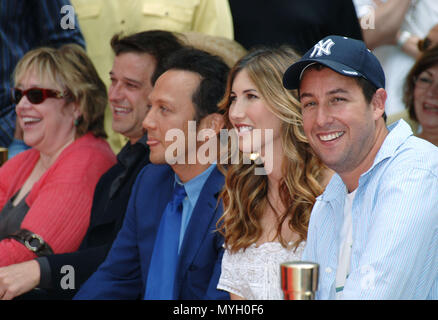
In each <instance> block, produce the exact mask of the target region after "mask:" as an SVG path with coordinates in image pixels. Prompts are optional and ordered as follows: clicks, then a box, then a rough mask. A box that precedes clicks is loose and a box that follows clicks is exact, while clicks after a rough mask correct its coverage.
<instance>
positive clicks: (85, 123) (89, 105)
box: [13, 44, 108, 138]
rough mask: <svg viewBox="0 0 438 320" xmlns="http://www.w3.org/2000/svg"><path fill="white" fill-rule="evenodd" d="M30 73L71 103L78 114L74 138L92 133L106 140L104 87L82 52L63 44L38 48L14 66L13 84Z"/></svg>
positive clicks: (80, 49) (105, 95)
mask: <svg viewBox="0 0 438 320" xmlns="http://www.w3.org/2000/svg"><path fill="white" fill-rule="evenodd" d="M31 71H34V72H35V73H36V74H37V75H38V76H39V79H40V81H42V82H43V81H45V82H48V83H50V84H51V85H52V86H53V87H55V88H56V89H57V90H59V91H61V92H63V93H64V94H65V96H66V101H67V102H75V103H77V104H78V105H79V109H80V111H81V113H82V115H81V117H79V119H77V120H78V123H77V126H76V137H80V136H82V135H84V134H86V133H87V132H92V133H93V134H94V135H95V136H96V137H102V138H106V137H107V136H106V133H105V129H104V114H105V108H106V106H107V101H108V95H107V92H106V87H105V84H104V83H103V82H102V80H101V79H100V77H99V75H98V74H97V71H96V69H95V67H94V65H93V63H92V62H91V60H90V58H89V57H88V56H87V54H86V53H85V51H84V49H82V47H80V46H79V45H77V44H67V45H64V46H62V47H60V48H59V49H56V48H49V47H41V48H38V49H34V50H31V51H29V52H27V53H26V54H25V55H24V56H23V57H22V58H21V60H20V61H19V62H18V64H17V66H16V67H15V71H14V74H13V79H14V83H16V84H17V83H19V82H20V80H21V79H23V78H24V77H25V76H26V75H28V74H29V72H31Z"/></svg>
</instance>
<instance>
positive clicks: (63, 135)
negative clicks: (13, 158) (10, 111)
mask: <svg viewBox="0 0 438 320" xmlns="http://www.w3.org/2000/svg"><path fill="white" fill-rule="evenodd" d="M16 87H17V88H19V89H22V90H27V89H30V88H44V89H52V90H56V91H60V92H62V89H61V88H59V87H58V86H57V85H56V84H54V83H50V82H49V81H48V80H46V81H44V80H41V78H40V77H39V76H38V75H37V74H36V72H35V71H34V70H33V69H31V70H29V71H28V72H26V73H24V74H23V75H22V76H21V77H20V79H17V83H16ZM16 112H17V117H18V121H19V124H20V126H21V128H22V129H23V140H24V142H25V143H26V144H27V145H29V146H31V147H33V148H35V149H37V150H39V151H40V152H42V153H45V154H52V153H56V152H57V151H58V150H60V149H61V148H62V147H64V146H65V145H67V144H68V143H70V142H72V141H73V140H74V139H75V132H76V130H75V126H74V121H75V119H76V118H78V117H79V115H80V111H79V108H78V106H77V105H76V104H74V103H66V100H65V99H64V98H47V99H46V100H44V101H43V102H42V103H39V104H32V103H31V102H30V101H29V100H28V98H27V96H23V97H22V98H21V100H20V101H19V102H18V104H17V105H16Z"/></svg>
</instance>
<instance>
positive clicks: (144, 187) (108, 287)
mask: <svg viewBox="0 0 438 320" xmlns="http://www.w3.org/2000/svg"><path fill="white" fill-rule="evenodd" d="M165 68H166V70H167V71H165V72H164V73H163V74H162V75H161V76H160V77H159V78H158V79H157V81H156V82H155V86H154V89H153V90H152V93H151V94H150V96H149V100H150V105H149V111H148V114H147V116H146V118H145V119H144V121H143V126H144V128H145V129H146V130H147V132H148V141H147V144H148V146H149V148H150V160H151V162H152V163H153V164H150V165H148V166H146V167H145V168H144V169H143V170H142V171H141V172H140V174H139V176H138V178H137V181H136V182H135V185H134V187H133V190H132V194H131V198H130V200H129V204H128V209H127V212H126V215H125V220H124V223H123V226H122V229H121V230H120V233H119V234H118V236H117V238H116V240H115V241H114V244H113V247H112V248H111V250H110V252H109V253H108V256H107V258H106V260H105V262H104V263H103V264H102V265H101V266H100V267H99V269H98V270H97V272H96V273H94V274H93V275H92V276H91V278H90V279H89V280H88V281H87V282H86V283H85V284H84V286H83V287H82V288H81V289H80V291H79V293H78V294H77V295H76V297H75V299H137V298H145V299H227V294H226V293H225V292H222V291H219V290H217V289H216V285H217V282H218V279H219V276H220V270H221V260H222V255H223V247H222V245H223V238H222V236H221V235H220V234H219V233H218V232H215V229H216V222H217V220H218V219H219V218H220V216H221V215H222V206H221V204H220V203H218V195H219V192H220V191H221V189H222V187H223V184H224V177H223V175H222V174H221V173H220V172H219V170H218V169H217V168H216V164H215V163H206V164H204V163H203V162H200V161H198V160H199V159H198V158H199V157H198V156H199V155H198V152H199V151H200V149H201V147H203V146H204V144H205V143H208V142H204V143H202V142H199V141H194V142H193V141H186V140H190V137H193V136H194V137H195V139H196V137H197V133H199V132H200V131H201V130H210V132H214V133H215V134H216V135H217V134H218V133H219V131H220V129H221V128H222V127H223V125H224V120H223V117H222V115H221V114H220V113H219V110H218V109H217V104H218V102H219V101H220V99H221V98H222V96H223V94H224V92H225V83H226V76H227V73H228V67H227V66H226V65H225V63H224V62H222V61H221V60H220V59H219V58H217V57H214V56H211V55H210V54H208V53H205V52H203V51H199V50H196V49H191V48H185V49H181V50H179V51H177V52H175V53H174V54H173V55H171V56H170V57H169V60H168V61H167V63H166V66H165ZM190 121H192V122H190ZM193 124H195V125H196V132H193V131H192V129H193V126H192V125H193ZM169 135H171V136H172V137H174V136H175V135H176V136H177V141H176V142H174V141H172V142H171V141H169V137H168V136H169ZM181 137H182V138H183V141H181V140H180V139H179V138H181ZM213 137H214V135H213ZM178 140H179V141H178ZM209 141H210V140H209ZM175 145H176V148H174V147H175ZM203 149H204V148H203ZM169 150H172V152H169ZM173 151H176V154H175V152H173ZM193 159H195V160H194V161H193ZM177 190H183V191H181V192H182V193H181V196H180V198H179V203H178V204H176V200H175V199H176V198H178V197H177ZM178 192H179V191H178ZM181 203H182V205H181ZM172 204H174V205H172ZM171 217H179V220H178V223H177V224H175V225H176V227H175V228H174V229H173V230H174V231H173V232H172V231H169V230H170V229H169V225H172V226H173V223H174V221H173V220H172V221H171ZM172 219H173V218H172Z"/></svg>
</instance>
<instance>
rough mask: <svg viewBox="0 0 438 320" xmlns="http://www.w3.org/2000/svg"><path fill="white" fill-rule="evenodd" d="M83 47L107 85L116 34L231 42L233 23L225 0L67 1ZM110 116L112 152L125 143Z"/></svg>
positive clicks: (108, 113) (108, 127)
mask: <svg viewBox="0 0 438 320" xmlns="http://www.w3.org/2000/svg"><path fill="white" fill-rule="evenodd" d="M71 3H72V5H73V7H74V10H75V14H76V15H77V17H78V21H79V25H80V27H81V31H82V33H83V35H84V38H85V41H86V44H87V53H88V55H89V56H90V58H91V60H92V61H93V63H94V65H95V66H96V69H97V71H98V73H99V75H100V77H101V78H102V79H103V80H104V82H105V84H106V85H107V87H108V86H109V83H110V81H109V75H108V73H109V71H110V70H111V66H112V61H113V59H114V57H113V53H112V50H111V46H110V39H111V37H112V36H113V35H114V34H116V33H121V32H122V33H123V34H125V35H126V34H130V33H135V32H139V31H147V30H153V29H161V30H167V31H175V32H191V31H194V32H199V33H203V34H207V35H210V36H216V37H221V38H222V37H223V38H227V39H230V40H232V39H233V37H234V31H233V21H232V17H231V11H230V7H229V4H228V1H227V0H71ZM111 123H112V115H111V111H110V109H109V108H107V109H106V113H105V130H106V132H107V134H108V142H109V143H110V145H111V147H112V148H113V150H114V152H116V153H117V152H119V151H120V149H121V147H122V146H123V145H125V143H126V141H125V139H124V137H123V136H122V135H120V134H117V133H115V132H114V131H113V130H112V128H111Z"/></svg>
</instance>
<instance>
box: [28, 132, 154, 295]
mask: <svg viewBox="0 0 438 320" xmlns="http://www.w3.org/2000/svg"><path fill="white" fill-rule="evenodd" d="M146 140H147V138H146V135H145V136H144V137H142V138H141V139H140V140H139V141H138V142H137V143H136V144H134V145H131V144H130V143H129V142H128V144H127V145H125V146H124V147H123V149H122V150H121V151H120V153H119V154H118V155H117V164H115V165H114V166H113V167H111V168H110V169H109V170H108V171H107V172H106V173H105V174H103V175H102V177H101V178H100V180H99V182H98V183H97V185H96V189H95V192H94V198H93V205H92V208H91V217H90V226H89V227H88V230H87V233H86V235H85V238H84V239H83V241H82V243H81V246H80V248H79V250H78V251H76V252H72V253H64V254H54V255H49V256H46V257H43V258H38V261H39V263H40V265H41V270H42V275H41V280H42V283H41V285H42V287H43V289H44V290H33V291H31V292H29V293H28V294H24V295H22V296H21V298H20V299H71V298H73V296H74V295H75V294H76V293H77V291H78V289H79V287H80V286H81V285H82V284H83V283H84V282H85V281H86V280H87V279H88V278H89V277H90V276H91V275H92V274H93V273H94V272H95V271H96V270H97V268H98V267H99V265H100V264H101V263H102V262H103V261H104V260H105V257H106V255H107V253H108V251H109V250H110V248H111V245H112V243H113V241H114V239H115V238H116V236H117V233H118V232H119V230H120V228H121V227H122V223H123V218H124V216H125V212H126V208H127V206H128V201H129V197H130V195H131V190H132V186H133V185H134V182H135V180H136V178H137V175H138V174H139V172H140V171H141V170H142V169H143V168H144V167H145V166H146V165H147V164H148V163H149V148H148V147H147V145H146ZM44 260H45V261H44ZM47 263H48V267H47V266H45V264H47ZM65 265H70V266H72V267H73V269H74V280H75V283H74V289H67V290H66V289H65V288H62V287H61V284H62V281H61V280H62V278H63V277H64V276H66V275H67V274H66V273H61V269H62V267H63V266H65ZM47 273H49V274H47ZM46 278H49V279H51V281H50V283H48V281H46V280H47V279H46Z"/></svg>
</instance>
